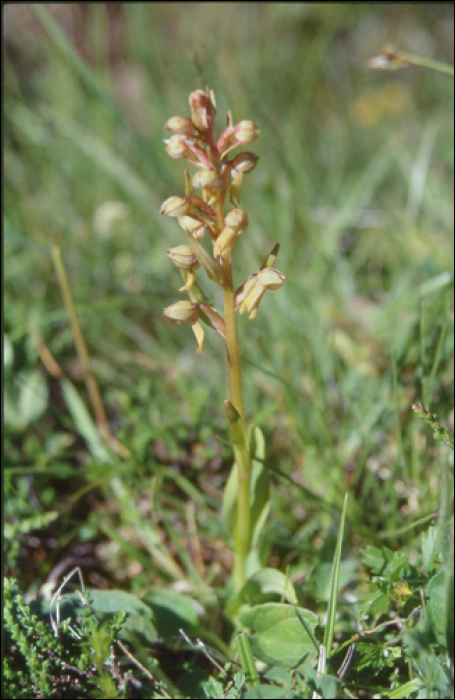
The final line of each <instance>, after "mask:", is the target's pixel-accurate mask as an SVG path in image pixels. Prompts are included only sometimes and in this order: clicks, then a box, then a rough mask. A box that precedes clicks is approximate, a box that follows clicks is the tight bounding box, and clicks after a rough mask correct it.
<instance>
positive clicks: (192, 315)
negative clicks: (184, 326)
mask: <svg viewBox="0 0 455 700" xmlns="http://www.w3.org/2000/svg"><path fill="white" fill-rule="evenodd" d="M163 316H166V318H167V319H169V321H172V322H173V323H186V322H187V321H190V323H195V322H196V321H197V320H198V318H199V307H198V305H197V304H193V302H192V301H178V302H177V303H176V304H171V306H167V307H166V308H165V309H163Z"/></svg>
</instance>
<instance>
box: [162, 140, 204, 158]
mask: <svg viewBox="0 0 455 700" xmlns="http://www.w3.org/2000/svg"><path fill="white" fill-rule="evenodd" d="M164 143H165V144H166V153H167V154H168V155H169V156H171V158H184V157H186V156H188V155H191V151H190V150H189V148H188V145H187V143H186V136H171V138H170V139H164ZM194 160H196V158H194Z"/></svg>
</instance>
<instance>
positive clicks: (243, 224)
mask: <svg viewBox="0 0 455 700" xmlns="http://www.w3.org/2000/svg"><path fill="white" fill-rule="evenodd" d="M224 224H225V226H229V228H232V229H233V230H234V231H240V232H241V231H246V229H247V228H248V215H247V214H246V213H245V212H244V211H243V209H233V210H232V211H230V212H229V214H227V216H226V217H225V219H224Z"/></svg>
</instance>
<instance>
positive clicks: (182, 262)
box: [166, 245, 199, 270]
mask: <svg viewBox="0 0 455 700" xmlns="http://www.w3.org/2000/svg"><path fill="white" fill-rule="evenodd" d="M166 254H167V255H168V256H169V257H170V259H171V260H172V262H173V263H174V265H176V266H177V267H178V268H179V269H180V270H191V269H197V268H198V267H199V262H198V259H197V257H196V256H195V254H194V253H193V251H192V250H191V248H190V246H189V245H177V246H175V247H174V248H169V249H168V250H167V251H166Z"/></svg>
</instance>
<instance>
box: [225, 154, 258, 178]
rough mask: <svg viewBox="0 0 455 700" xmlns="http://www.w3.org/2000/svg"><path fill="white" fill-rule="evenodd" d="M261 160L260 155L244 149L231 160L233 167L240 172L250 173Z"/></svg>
mask: <svg viewBox="0 0 455 700" xmlns="http://www.w3.org/2000/svg"><path fill="white" fill-rule="evenodd" d="M258 160H259V156H257V155H256V154H255V153H250V151H243V153H238V154H237V155H236V156H235V158H234V159H233V160H232V161H231V163H230V164H231V167H232V169H233V170H235V171H236V172H238V173H244V174H245V175H246V174H247V173H250V172H251V171H252V170H254V168H255V167H256V163H257V162H258Z"/></svg>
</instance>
